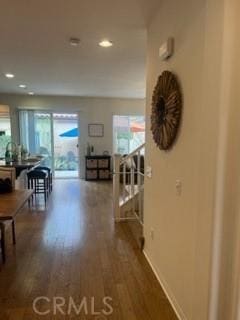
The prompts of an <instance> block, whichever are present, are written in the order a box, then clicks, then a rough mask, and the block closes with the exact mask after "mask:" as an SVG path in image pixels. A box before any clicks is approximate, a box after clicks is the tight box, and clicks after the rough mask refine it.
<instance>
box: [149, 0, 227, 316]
mask: <svg viewBox="0 0 240 320" xmlns="http://www.w3.org/2000/svg"><path fill="white" fill-rule="evenodd" d="M168 37H174V39H175V53H174V56H173V57H172V58H171V59H170V60H168V61H166V62H162V61H161V60H160V59H159V57H158V49H159V47H160V45H161V44H162V43H163V42H164V41H165V40H166V39H167V38H168ZM222 37H223V1H221V0H219V1H216V0H183V1H178V0H173V1H167V0H162V3H161V6H160V9H159V10H158V11H157V12H156V15H155V17H154V19H153V20H152V22H151V23H150V25H149V28H148V77H147V108H146V116H147V136H146V142H147V150H146V165H149V166H151V167H152V172H153V176H152V179H147V180H146V185H145V227H144V234H145V239H146V247H145V253H146V255H147V257H148V259H149V260H150V262H151V263H152V265H153V267H154V268H155V270H156V273H157V275H158V277H159V279H160V281H161V282H162V284H163V286H164V288H165V290H166V292H167V294H168V296H169V297H170V300H171V302H172V303H173V305H174V307H175V309H176V311H177V313H178V314H179V316H180V318H181V319H189V320H206V319H209V317H208V312H209V299H210V296H209V292H210V281H211V262H212V237H213V219H214V210H215V187H216V163H217V143H218V133H219V118H220V91H221V90H220V88H221V67H222V45H223V39H222ZM166 69H167V70H170V71H172V72H174V73H175V74H176V75H177V77H178V78H179V80H180V83H181V86H182V92H183V98H184V110H183V119H182V125H181V130H180V135H179V138H178V140H177V143H176V144H175V146H174V147H173V149H172V150H170V151H169V152H163V151H160V150H159V149H158V148H157V147H156V145H155V144H154V142H153V139H152V135H151V131H150V115H151V96H152V92H153V89H154V86H155V84H156V81H157V78H158V76H159V74H160V73H161V72H162V71H163V70H166ZM178 179H180V180H181V181H182V195H181V196H177V195H176V190H175V184H176V180H178ZM151 229H154V239H151V236H150V233H151ZM211 320H212V319H211Z"/></svg>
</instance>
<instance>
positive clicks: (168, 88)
mask: <svg viewBox="0 0 240 320" xmlns="http://www.w3.org/2000/svg"><path fill="white" fill-rule="evenodd" d="M181 114H182V94H181V90H180V85H179V83H178V81H177V78H176V76H175V75H174V74H173V73H171V72H170V71H164V72H163V73H162V74H161V75H160V76H159V78H158V82H157V84H156V87H155V89H154V92H153V97H152V115H151V130H152V134H153V139H154V141H155V143H156V144H157V146H158V147H159V149H161V150H168V149H170V148H171V147H172V146H173V143H174V141H175V139H176V136H177V133H178V129H179V126H180V121H181Z"/></svg>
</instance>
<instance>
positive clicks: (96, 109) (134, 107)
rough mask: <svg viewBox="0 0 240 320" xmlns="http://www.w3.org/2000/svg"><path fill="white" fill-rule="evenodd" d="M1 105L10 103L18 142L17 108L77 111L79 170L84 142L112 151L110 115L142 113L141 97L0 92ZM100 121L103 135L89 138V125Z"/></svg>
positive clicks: (82, 169) (82, 168)
mask: <svg viewBox="0 0 240 320" xmlns="http://www.w3.org/2000/svg"><path fill="white" fill-rule="evenodd" d="M0 104H6V105H9V106H10V108H11V118H12V121H13V136H14V137H15V140H16V141H17V142H18V139H19V129H18V114H17V108H28V109H38V110H52V111H56V112H79V115H80V131H81V135H80V161H81V168H80V170H81V172H82V173H83V172H84V159H83V156H84V155H85V152H86V145H87V142H89V143H90V144H92V145H94V147H95V151H96V153H98V154H102V152H103V151H105V150H108V151H109V152H110V153H112V146H113V133H112V117H113V115H128V114H129V115H144V112H145V110H144V108H145V100H143V99H114V98H81V97H60V96H58V97H56V96H33V97H32V96H24V95H0ZM89 123H103V124H104V137H103V138H89V137H88V124H89Z"/></svg>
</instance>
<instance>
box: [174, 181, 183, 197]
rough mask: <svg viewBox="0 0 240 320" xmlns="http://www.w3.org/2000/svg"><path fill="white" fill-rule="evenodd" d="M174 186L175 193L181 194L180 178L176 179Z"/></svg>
mask: <svg viewBox="0 0 240 320" xmlns="http://www.w3.org/2000/svg"><path fill="white" fill-rule="evenodd" d="M175 188H176V195H177V196H181V194H182V181H181V180H176V184H175Z"/></svg>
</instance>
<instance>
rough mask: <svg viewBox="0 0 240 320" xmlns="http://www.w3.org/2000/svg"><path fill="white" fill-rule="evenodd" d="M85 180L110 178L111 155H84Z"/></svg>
mask: <svg viewBox="0 0 240 320" xmlns="http://www.w3.org/2000/svg"><path fill="white" fill-rule="evenodd" d="M85 170H86V180H87V181H90V180H93V181H96V180H110V179H111V156H86V169H85Z"/></svg>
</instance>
